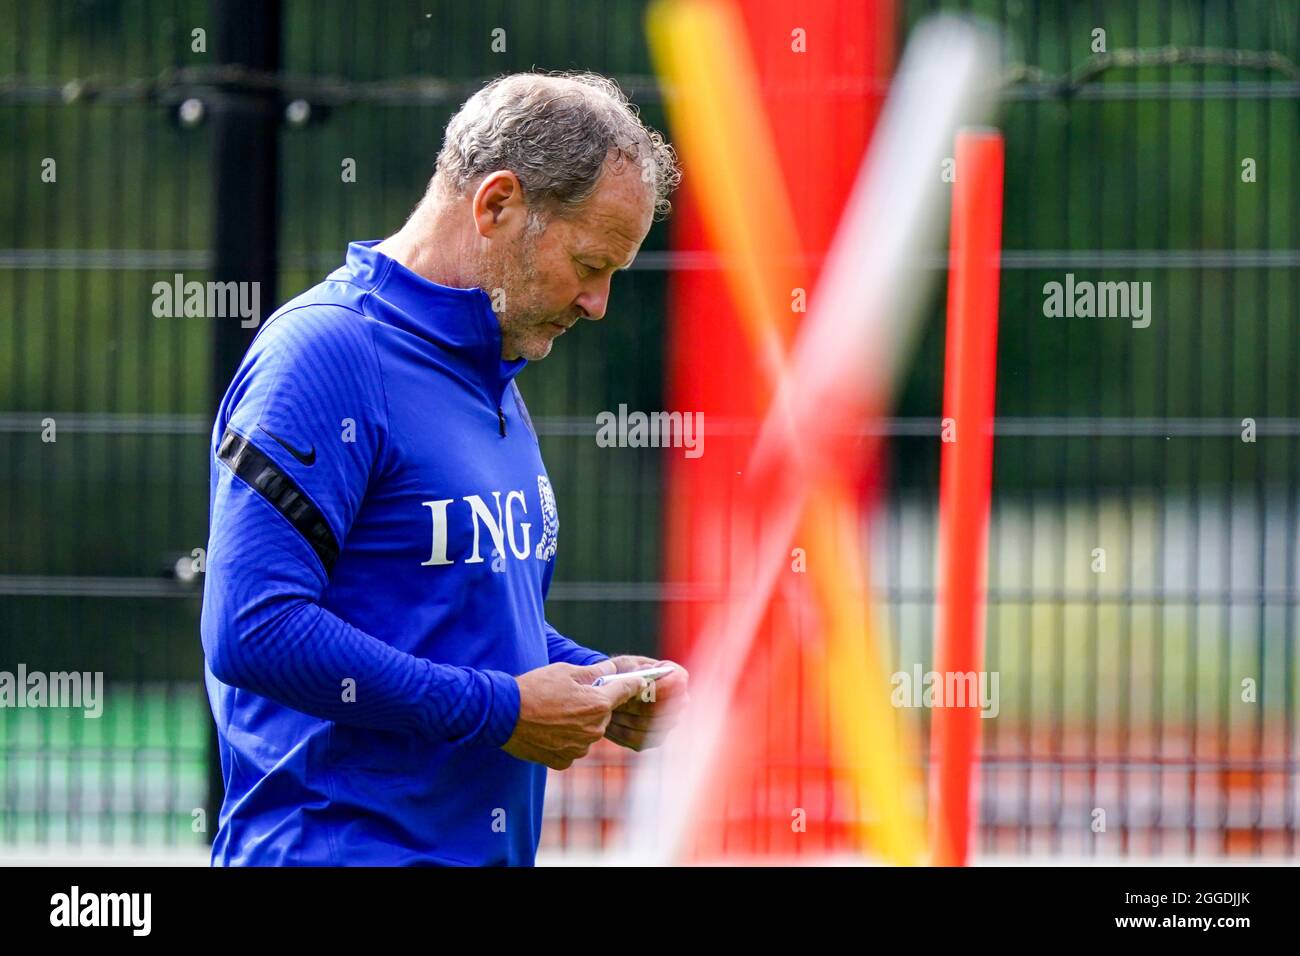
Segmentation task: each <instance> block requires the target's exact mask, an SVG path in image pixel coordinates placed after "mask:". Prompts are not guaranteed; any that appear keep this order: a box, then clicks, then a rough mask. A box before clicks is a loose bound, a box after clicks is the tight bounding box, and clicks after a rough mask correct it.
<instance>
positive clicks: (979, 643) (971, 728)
mask: <svg viewBox="0 0 1300 956" xmlns="http://www.w3.org/2000/svg"><path fill="white" fill-rule="evenodd" d="M956 161H957V162H956V165H957V177H956V182H955V183H954V188H953V197H952V231H951V238H950V242H951V246H950V251H949V272H948V337H947V346H946V354H945V368H944V398H943V415H944V419H945V421H944V427H945V435H944V439H945V440H944V444H943V450H942V457H941V461H940V484H939V561H940V568H939V613H938V616H937V620H938V630H937V633H936V635H935V663H934V670H935V671H936V672H937V673H938V674H939V675H940V677H941V678H942V679H944V681H945V684H946V683H947V679H946V675H948V674H966V673H973V674H975V675H976V680H977V681H978V678H979V675H980V674H981V672H982V671H983V667H984V624H985V621H984V608H985V602H984V588H985V577H986V573H987V569H986V563H987V562H986V552H987V544H988V540H987V539H988V518H989V502H990V496H991V493H992V483H993V408H994V397H995V391H996V383H997V344H998V278H999V268H1000V262H999V259H1000V256H1001V248H1002V166H1003V143H1002V135H1001V133H999V132H997V131H996V130H987V129H983V130H963V131H961V132H959V133H958V134H957V149H956ZM951 427H955V434H952V433H950V432H949V431H948V429H949V428H951ZM966 686H967V687H969V686H970V685H969V684H967V685H966ZM978 686H979V684H978V683H977V684H976V685H975V687H976V688H978ZM938 703H941V704H945V705H947V706H936V707H935V709H934V711H933V713H932V715H931V721H930V728H931V729H930V756H931V775H930V844H931V847H932V851H933V852H932V857H931V860H932V862H933V863H934V864H935V865H938V866H964V865H965V864H966V862H967V859H968V856H969V850H970V834H971V829H972V826H973V823H974V811H975V809H976V794H977V790H976V776H977V774H976V770H977V767H976V748H977V746H978V745H979V737H980V702H979V699H978V696H977V697H976V699H975V700H973V701H972V700H967V701H965V702H964V703H965V706H963V707H954V706H952V705H953V703H954V702H953V701H951V700H944V699H941V700H940V701H938Z"/></svg>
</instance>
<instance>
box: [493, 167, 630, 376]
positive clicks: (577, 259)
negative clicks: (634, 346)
mask: <svg viewBox="0 0 1300 956" xmlns="http://www.w3.org/2000/svg"><path fill="white" fill-rule="evenodd" d="M653 213H654V207H653V197H652V195H651V191H650V189H649V188H648V187H647V185H646V184H645V183H644V182H643V181H642V180H641V177H640V175H639V174H638V172H637V170H636V166H635V164H631V163H629V164H627V165H626V166H625V167H624V168H623V170H622V171H620V172H618V173H613V172H611V171H610V170H609V169H606V172H605V174H604V175H603V176H602V177H601V180H600V184H599V185H598V186H597V187H596V191H595V192H594V193H593V194H592V196H591V198H590V199H588V200H587V201H586V202H585V203H584V204H583V205H582V207H581V208H580V209H579V210H578V211H577V212H576V213H571V214H570V215H569V216H568V217H567V218H561V217H559V216H555V217H552V218H551V219H550V220H549V221H548V222H547V223H546V227H545V231H543V232H541V233H540V234H534V235H531V236H530V235H528V234H526V233H524V234H521V235H520V237H519V238H517V239H516V240H515V241H514V242H513V243H512V244H511V246H510V248H509V250H508V252H507V253H506V254H505V255H504V256H503V257H502V258H501V259H500V260H498V261H496V262H494V263H492V264H491V265H490V267H489V269H488V273H489V274H488V276H487V277H486V281H485V282H484V286H485V288H486V290H487V292H488V294H489V295H490V296H492V297H493V304H494V308H497V309H498V311H497V319H498V321H500V323H501V338H502V349H501V355H502V358H505V359H515V358H521V357H522V358H526V359H528V360H529V361H533V362H535V361H537V360H539V359H544V358H546V356H547V355H549V354H550V353H551V345H552V343H553V342H554V341H555V340H556V339H557V338H559V337H560V336H561V335H563V334H564V331H565V329H567V328H569V327H570V326H572V325H573V324H574V323H576V322H577V321H578V320H579V319H593V320H595V319H601V318H604V315H605V308H606V306H607V305H608V303H609V285H610V280H611V279H612V278H613V275H614V273H615V272H617V271H619V270H620V269H624V268H627V266H629V265H630V264H631V263H632V260H633V258H635V256H636V253H637V250H638V249H640V248H641V243H642V242H644V241H645V237H646V233H647V232H649V231H650V223H651V220H652V218H653ZM494 290H500V292H499V293H498V292H495V291H494Z"/></svg>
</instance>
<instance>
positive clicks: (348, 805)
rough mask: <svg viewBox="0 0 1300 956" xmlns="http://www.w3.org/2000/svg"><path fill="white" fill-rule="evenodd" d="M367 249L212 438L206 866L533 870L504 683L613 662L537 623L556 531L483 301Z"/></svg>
mask: <svg viewBox="0 0 1300 956" xmlns="http://www.w3.org/2000/svg"><path fill="white" fill-rule="evenodd" d="M377 244H378V240H372V241H369V242H354V243H352V244H351V245H349V247H348V255H347V262H346V264H345V265H343V266H342V267H340V268H339V269H337V270H336V271H335V272H334V273H332V274H331V275H330V276H329V278H327V279H326V280H325V281H324V282H322V283H321V284H319V285H317V286H316V287H314V288H312V289H309V290H308V291H306V292H304V293H303V294H302V295H300V296H298V297H297V298H296V299H294V300H293V301H291V302H289V303H287V304H286V305H284V306H283V307H281V308H280V310H279V311H277V312H276V313H275V314H274V315H273V316H271V318H270V319H268V320H267V322H266V324H265V325H264V326H263V327H262V329H261V330H260V331H259V333H258V335H257V337H256V338H255V339H254V341H253V344H252V346H251V347H250V348H249V350H248V354H247V355H245V356H244V360H243V362H242V363H241V364H240V367H239V371H238V372H237V373H236V375H235V378H234V381H232V382H231V384H230V388H229V389H228V390H227V392H226V395H225V398H224V399H223V400H222V402H221V406H220V409H219V411H218V413H217V420H216V425H215V427H214V428H213V432H212V460H211V485H210V487H211V502H210V509H209V515H208V517H209V527H210V529H211V530H210V537H209V541H208V550H207V575H206V582H205V587H204V591H203V626H202V631H203V650H204V655H205V657H206V664H207V666H206V668H205V679H206V683H207V690H208V698H209V700H210V701H211V704H212V713H213V717H214V719H215V721H216V726H217V732H218V736H219V742H220V751H221V772H222V776H223V778H224V780H225V787H226V796H225V802H224V803H223V805H222V808H221V815H220V820H219V828H218V831H217V835H216V838H215V840H214V842H213V845H212V862H213V864H214V865H240V864H254V865H280V864H309V865H354V864H363V865H391V864H420V863H423V864H452V865H454V864H477V865H481V864H503V865H531V864H532V863H533V862H534V858H535V856H536V853H537V843H538V839H539V837H540V832H541V825H542V798H543V792H544V789H545V784H546V772H547V771H546V768H545V767H544V766H542V765H541V764H537V763H530V762H527V761H522V760H518V759H516V758H514V757H512V756H510V755H509V754H507V753H506V752H505V751H503V750H501V749H500V747H501V745H502V744H504V743H505V742H506V741H507V740H508V739H509V738H510V736H511V734H512V733H513V731H514V728H515V724H516V723H517V722H518V719H519V689H518V685H517V684H516V682H515V680H514V676H513V675H517V674H522V673H524V672H525V671H529V670H533V669H534V668H537V667H542V666H545V665H546V664H548V663H554V662H557V661H565V662H568V663H571V664H592V663H595V662H597V661H601V660H604V659H605V655H604V654H600V653H598V652H596V651H593V650H590V649H588V648H584V647H581V646H579V645H578V644H575V643H574V642H573V641H570V640H569V639H568V638H565V637H563V636H561V635H560V634H558V633H557V632H556V631H555V629H554V628H552V627H551V626H550V625H549V624H548V623H547V622H546V618H545V615H544V612H543V602H544V601H545V598H546V593H547V589H548V588H549V586H550V580H551V574H552V571H553V569H554V564H555V549H556V536H557V533H558V530H559V522H558V519H557V516H556V509H555V498H554V496H553V494H552V492H551V486H550V482H549V480H548V478H547V474H546V468H545V466H544V465H543V464H542V457H541V451H540V448H539V447H538V443H537V436H536V434H535V433H534V432H533V428H532V423H531V421H529V418H528V412H527V410H526V409H525V407H524V402H523V398H522V397H521V396H520V394H519V390H518V387H517V386H516V385H515V384H514V376H515V375H516V374H517V373H518V372H519V370H520V369H521V368H523V367H524V365H526V364H527V363H526V362H525V361H524V360H523V359H519V360H516V361H511V362H508V361H505V360H503V359H502V358H501V329H500V325H499V324H498V322H497V318H496V316H495V314H494V313H493V312H492V309H491V306H490V301H489V298H488V296H487V294H486V293H485V292H483V291H482V290H481V289H454V288H449V287H446V286H441V285H438V284H436V283H433V282H430V281H428V280H426V279H424V278H422V277H420V276H418V275H416V274H415V273H413V272H411V271H410V270H408V269H406V268H405V267H403V266H402V265H401V264H399V263H397V262H395V261H394V260H392V259H389V258H388V257H387V256H384V255H382V254H381V253H379V252H377V251H376V250H375V248H374V247H375V246H376V245H377Z"/></svg>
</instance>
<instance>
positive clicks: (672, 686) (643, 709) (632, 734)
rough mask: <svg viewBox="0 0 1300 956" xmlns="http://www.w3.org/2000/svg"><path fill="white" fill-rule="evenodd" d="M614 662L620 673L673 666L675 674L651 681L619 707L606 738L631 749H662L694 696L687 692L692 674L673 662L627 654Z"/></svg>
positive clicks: (629, 682)
mask: <svg viewBox="0 0 1300 956" xmlns="http://www.w3.org/2000/svg"><path fill="white" fill-rule="evenodd" d="M612 660H613V662H614V664H615V666H616V667H617V668H618V671H617V673H619V674H623V673H626V672H627V671H638V670H643V669H645V668H647V667H655V666H657V665H659V664H672V665H673V672H672V673H671V674H669V675H668V676H667V677H661V678H659V680H657V681H652V682H650V683H649V685H648V686H646V687H645V688H644V689H643V690H641V691H640V692H639V693H637V694H634V695H633V696H632V697H631V698H630V699H629V700H628V701H627V702H626V703H625V704H623V705H621V706H620V707H618V708H616V709H615V711H614V715H613V717H612V718H611V719H610V722H609V726H608V727H607V728H606V729H605V736H606V737H608V738H609V739H610V740H612V741H614V743H616V744H619V745H620V746H623V747H627V748H628V749H630V750H636V751H641V750H649V749H650V748H652V747H658V746H660V745H661V744H663V742H664V738H665V737H667V736H668V732H669V731H670V730H672V728H673V726H674V725H675V724H676V723H677V721H678V720H679V719H680V718H681V715H682V712H683V711H684V710H685V709H686V707H687V705H688V704H689V703H690V701H691V698H690V694H689V693H687V685H688V684H689V683H690V674H688V673H687V672H686V668H684V667H682V666H681V665H680V664H677V663H674V662H673V661H657V660H654V659H653V658H650V657H639V656H637V655H635V654H624V655H622V656H621V657H615V658H613V659H612ZM612 683H615V684H636V683H637V682H636V681H633V680H630V679H629V680H620V681H612Z"/></svg>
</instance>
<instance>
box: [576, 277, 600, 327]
mask: <svg viewBox="0 0 1300 956" xmlns="http://www.w3.org/2000/svg"><path fill="white" fill-rule="evenodd" d="M574 304H575V305H577V307H578V309H579V311H581V312H582V317H583V318H585V319H592V320H593V321H594V320H599V319H603V318H604V317H605V307H606V306H608V305H609V282H608V281H606V282H605V283H604V285H602V286H600V287H599V288H595V289H587V290H584V291H583V292H582V293H581V294H580V295H579V296H578V298H577V300H576V301H575V303H574Z"/></svg>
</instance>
